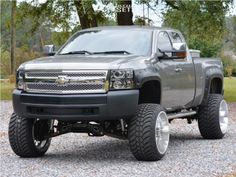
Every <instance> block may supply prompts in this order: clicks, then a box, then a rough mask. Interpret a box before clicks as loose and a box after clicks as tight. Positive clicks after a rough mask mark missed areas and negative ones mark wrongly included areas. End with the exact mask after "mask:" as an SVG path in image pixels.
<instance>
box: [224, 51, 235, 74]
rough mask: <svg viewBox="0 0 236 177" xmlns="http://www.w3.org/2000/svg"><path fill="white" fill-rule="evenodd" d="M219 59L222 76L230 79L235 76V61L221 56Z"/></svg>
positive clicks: (226, 56)
mask: <svg viewBox="0 0 236 177" xmlns="http://www.w3.org/2000/svg"><path fill="white" fill-rule="evenodd" d="M221 59H222V62H223V66H224V76H225V77H231V76H236V60H234V59H233V58H232V57H230V56H229V55H223V54H221Z"/></svg>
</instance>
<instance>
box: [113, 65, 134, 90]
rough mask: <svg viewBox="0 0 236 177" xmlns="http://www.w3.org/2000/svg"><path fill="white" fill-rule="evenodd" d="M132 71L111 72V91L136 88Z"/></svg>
mask: <svg viewBox="0 0 236 177" xmlns="http://www.w3.org/2000/svg"><path fill="white" fill-rule="evenodd" d="M133 79H134V71H133V70H132V69H120V70H111V77H110V90H116V89H131V88H134V80H133Z"/></svg>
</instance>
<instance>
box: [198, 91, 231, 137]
mask: <svg viewBox="0 0 236 177" xmlns="http://www.w3.org/2000/svg"><path fill="white" fill-rule="evenodd" d="M228 114H229V111H228V106H227V103H226V101H225V100H224V98H223V96H222V95H220V94H210V95H209V98H208V100H207V103H206V104H205V105H204V106H201V107H200V109H199V113H198V127H199V130H200V133H201V135H202V136H203V138H206V139H221V138H223V136H224V135H225V133H226V132H227V127H228V119H229V118H228Z"/></svg>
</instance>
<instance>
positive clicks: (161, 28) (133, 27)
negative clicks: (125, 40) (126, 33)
mask: <svg viewBox="0 0 236 177" xmlns="http://www.w3.org/2000/svg"><path fill="white" fill-rule="evenodd" d="M117 29H121V30H123V29H125V30H129V29H130V30H131V29H141V30H152V31H153V30H166V31H170V30H171V31H177V30H175V29H172V28H164V27H156V26H137V25H130V26H100V27H93V28H88V29H84V30H81V31H90V30H117Z"/></svg>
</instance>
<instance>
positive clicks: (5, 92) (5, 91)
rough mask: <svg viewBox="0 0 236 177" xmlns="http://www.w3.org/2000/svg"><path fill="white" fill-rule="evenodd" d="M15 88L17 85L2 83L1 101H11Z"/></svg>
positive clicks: (0, 83) (0, 87) (0, 85)
mask: <svg viewBox="0 0 236 177" xmlns="http://www.w3.org/2000/svg"><path fill="white" fill-rule="evenodd" d="M14 88H15V84H10V83H9V82H0V89H1V90H0V99H1V100H11V99H12V91H13V89H14Z"/></svg>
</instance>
